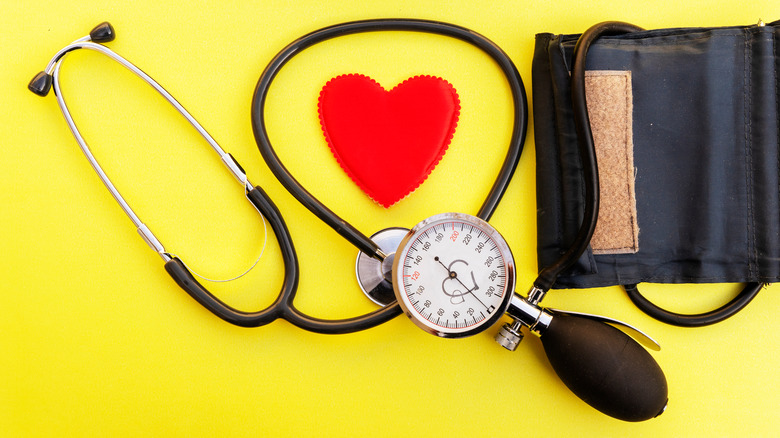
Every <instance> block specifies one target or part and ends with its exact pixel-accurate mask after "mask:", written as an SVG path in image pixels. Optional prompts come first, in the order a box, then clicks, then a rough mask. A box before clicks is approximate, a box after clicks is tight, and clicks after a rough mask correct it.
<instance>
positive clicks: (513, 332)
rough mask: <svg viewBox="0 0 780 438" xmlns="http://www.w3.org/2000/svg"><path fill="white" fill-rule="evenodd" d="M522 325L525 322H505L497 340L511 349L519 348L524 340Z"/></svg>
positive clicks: (497, 335)
mask: <svg viewBox="0 0 780 438" xmlns="http://www.w3.org/2000/svg"><path fill="white" fill-rule="evenodd" d="M522 327H523V324H522V323H521V322H520V321H514V322H513V323H512V324H509V323H506V324H504V326H503V327H501V330H499V331H498V333H497V334H496V342H498V343H499V344H500V345H501V346H502V347H504V348H506V349H507V350H509V351H515V350H517V346H518V345H520V341H522V340H523V333H522V332H521V331H520V329H521V328H522Z"/></svg>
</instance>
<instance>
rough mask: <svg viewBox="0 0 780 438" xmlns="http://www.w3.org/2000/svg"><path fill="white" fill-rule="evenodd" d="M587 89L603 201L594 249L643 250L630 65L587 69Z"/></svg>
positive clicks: (597, 251)
mask: <svg viewBox="0 0 780 438" xmlns="http://www.w3.org/2000/svg"><path fill="white" fill-rule="evenodd" d="M585 95H586V97H587V102H588V113H589V116H590V126H591V130H592V131H593V141H594V144H595V146H596V159H597V160H598V166H599V183H600V197H601V202H600V206H599V219H598V223H597V225H596V231H595V232H594V234H593V238H592V239H591V241H590V244H591V248H592V249H593V253H594V254H632V253H635V252H637V251H639V225H638V223H637V214H636V194H635V190H634V179H635V172H634V140H633V118H632V112H633V92H632V89H631V72H630V71H586V72H585Z"/></svg>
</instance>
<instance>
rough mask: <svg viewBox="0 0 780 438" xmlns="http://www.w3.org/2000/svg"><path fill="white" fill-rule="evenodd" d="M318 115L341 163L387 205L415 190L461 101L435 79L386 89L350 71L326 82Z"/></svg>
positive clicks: (440, 151)
mask: <svg viewBox="0 0 780 438" xmlns="http://www.w3.org/2000/svg"><path fill="white" fill-rule="evenodd" d="M319 114H320V124H321V125H322V131H323V133H324V134H325V139H326V140H327V142H328V145H329V146H330V150H331V151H332V152H333V155H334V156H335V157H336V160H337V161H338V162H339V164H340V165H341V167H342V168H343V169H344V171H345V172H347V175H349V177H350V178H352V180H353V181H354V182H355V183H356V184H357V185H358V186H359V187H360V188H361V189H362V190H363V191H364V192H366V194H368V196H370V197H371V199H373V200H374V201H376V202H378V203H379V204H381V205H383V206H384V207H385V208H387V207H390V206H391V205H393V204H395V203H396V202H398V201H399V200H401V199H403V198H404V197H406V196H407V195H409V194H410V193H411V192H413V191H414V190H415V189H417V187H419V186H420V184H422V183H423V181H425V180H426V179H427V178H428V175H430V173H431V171H433V168H434V167H436V165H437V164H438V163H439V161H440V160H441V158H442V156H444V153H445V152H446V151H447V147H448V146H449V144H450V140H452V136H453V134H454V133H455V127H456V126H457V124H458V116H459V115H460V100H459V99H458V93H457V92H456V91H455V88H454V87H453V86H452V85H450V84H449V82H447V81H445V80H444V79H441V78H438V77H433V76H415V77H412V78H409V79H407V80H405V81H404V82H402V83H401V84H398V85H397V86H396V87H395V88H393V89H392V90H390V91H386V90H385V89H384V88H382V86H381V85H379V84H378V83H377V82H376V81H374V80H373V79H371V78H369V77H368V76H364V75H359V74H349V75H342V76H338V77H335V78H333V79H331V80H330V81H328V83H327V84H325V86H324V87H323V88H322V91H321V92H320V98H319Z"/></svg>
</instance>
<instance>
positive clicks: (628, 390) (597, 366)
mask: <svg viewBox="0 0 780 438" xmlns="http://www.w3.org/2000/svg"><path fill="white" fill-rule="evenodd" d="M541 340H542V345H543V346H544V351H545V352H546V353H547V358H548V359H549V360H550V364H552V367H553V369H554V370H555V372H556V373H558V376H559V377H560V378H561V380H562V381H563V383H565V384H566V386H568V387H569V389H570V390H571V391H572V392H573V393H575V394H576V395H577V396H578V397H579V398H581V399H582V400H583V401H585V402H586V403H588V404H589V405H591V406H592V407H594V408H596V409H598V410H599V411H601V412H603V413H605V414H607V415H609V416H612V417H615V418H618V419H620V420H624V421H644V420H649V419H651V418H654V417H657V416H658V415H660V414H661V413H662V412H663V411H664V409H666V402H667V400H668V390H667V386H666V377H665V376H664V373H663V371H662V370H661V367H660V366H658V363H656V361H655V359H653V357H652V356H651V355H650V353H648V352H647V350H645V349H644V348H643V347H642V346H641V345H639V344H638V343H637V342H636V341H634V340H633V339H631V338H630V337H629V336H628V335H626V334H625V333H623V332H621V331H620V330H618V329H616V328H615V327H612V326H610V325H608V324H605V323H602V322H598V321H594V320H591V319H587V318H582V317H578V316H573V315H561V314H557V315H555V316H554V317H553V319H552V321H551V323H550V326H549V327H548V328H547V330H545V332H544V333H543V334H542V336H541Z"/></svg>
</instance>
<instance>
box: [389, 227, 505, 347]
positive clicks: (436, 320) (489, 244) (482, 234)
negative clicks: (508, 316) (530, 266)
mask: <svg viewBox="0 0 780 438" xmlns="http://www.w3.org/2000/svg"><path fill="white" fill-rule="evenodd" d="M392 272H393V288H394V291H395V296H396V299H397V300H398V303H399V304H400V305H401V307H402V308H403V310H404V312H405V313H406V315H408V316H409V318H411V320H412V321H414V323H415V324H417V325H418V326H419V327H421V328H422V329H423V330H425V331H427V332H429V333H432V334H435V335H437V336H441V337H447V338H457V337H464V336H470V335H473V334H476V333H479V332H481V331H483V330H485V329H487V328H488V327H490V326H492V325H493V324H494V323H495V322H496V321H497V320H498V319H499V318H501V316H502V315H503V314H504V312H505V311H506V310H507V307H508V306H509V302H510V300H511V299H512V294H513V292H514V284H515V263H514V259H513V258H512V252H511V251H510V250H509V246H507V244H506V242H505V241H504V238H503V237H501V235H500V234H499V233H498V231H496V230H495V229H494V228H493V227H492V226H490V225H489V224H488V223H487V222H485V221H483V220H482V219H479V218H477V217H474V216H470V215H467V214H461V213H443V214H439V215H436V216H432V217H430V218H428V219H426V220H424V221H422V222H420V223H419V224H417V225H416V226H415V227H414V228H412V229H411V230H410V231H409V232H408V233H407V234H406V236H405V237H404V238H403V239H402V240H401V243H400V245H399V246H398V250H397V251H396V253H395V257H394V260H393V270H392Z"/></svg>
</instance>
